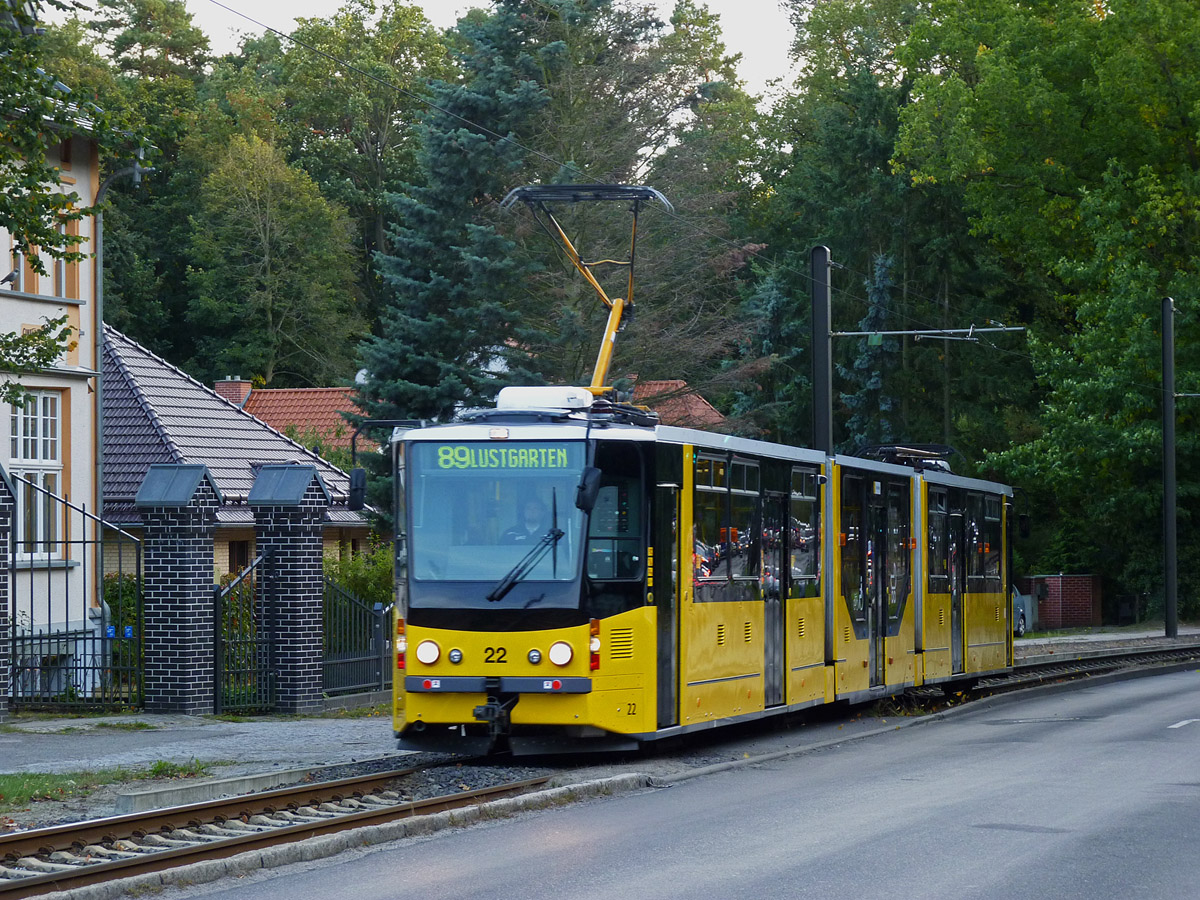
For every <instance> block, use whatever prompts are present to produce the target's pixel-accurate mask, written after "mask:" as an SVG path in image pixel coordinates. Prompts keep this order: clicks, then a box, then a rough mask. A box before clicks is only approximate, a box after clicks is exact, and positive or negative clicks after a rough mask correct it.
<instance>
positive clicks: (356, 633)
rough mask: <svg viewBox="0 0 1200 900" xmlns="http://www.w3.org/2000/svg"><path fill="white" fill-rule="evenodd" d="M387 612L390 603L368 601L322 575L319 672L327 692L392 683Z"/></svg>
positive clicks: (381, 687) (374, 688) (369, 688)
mask: <svg viewBox="0 0 1200 900" xmlns="http://www.w3.org/2000/svg"><path fill="white" fill-rule="evenodd" d="M391 613H392V605H391V604H388V605H387V606H384V605H383V604H382V603H375V604H371V603H368V602H367V601H365V600H363V599H362V598H360V597H358V596H356V595H355V594H353V593H351V592H350V591H348V590H346V589H345V588H344V587H342V586H341V585H339V584H337V583H336V582H335V581H334V580H333V579H332V578H330V577H329V576H328V575H327V576H325V600H324V604H323V619H324V623H323V624H324V628H323V630H322V649H323V656H322V663H321V670H322V671H321V674H322V679H323V684H324V690H325V693H326V694H327V695H329V696H334V695H337V694H357V693H363V692H366V691H379V690H386V689H388V688H390V687H391V686H392V667H391V664H390V663H391V645H390V642H389V637H390V634H391V629H390V628H388V622H389V620H390V619H391Z"/></svg>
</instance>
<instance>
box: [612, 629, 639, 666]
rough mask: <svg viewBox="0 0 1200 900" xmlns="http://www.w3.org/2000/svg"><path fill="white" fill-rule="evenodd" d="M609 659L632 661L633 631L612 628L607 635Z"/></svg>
mask: <svg viewBox="0 0 1200 900" xmlns="http://www.w3.org/2000/svg"><path fill="white" fill-rule="evenodd" d="M608 658H609V659H633V629H632V628H614V629H613V630H612V631H610V632H609V635H608Z"/></svg>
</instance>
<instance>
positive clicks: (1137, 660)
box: [978, 641, 1200, 690]
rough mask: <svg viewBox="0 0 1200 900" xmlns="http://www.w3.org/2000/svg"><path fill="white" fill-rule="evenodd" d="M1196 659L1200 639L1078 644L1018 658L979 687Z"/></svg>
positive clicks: (1011, 685) (1025, 683)
mask: <svg viewBox="0 0 1200 900" xmlns="http://www.w3.org/2000/svg"><path fill="white" fill-rule="evenodd" d="M1051 656H1053V657H1054V658H1053V659H1052V658H1051ZM1196 659H1200V641H1191V642H1186V643H1176V644H1171V645H1170V646H1165V647H1129V648H1111V647H1110V648H1102V649H1097V650H1090V649H1079V648H1078V647H1076V649H1075V650H1074V651H1067V652H1064V653H1059V654H1043V655H1040V656H1036V657H1033V658H1031V659H1030V660H1029V661H1027V662H1022V661H1020V660H1018V661H1017V663H1016V664H1015V665H1014V666H1013V668H1012V672H1011V673H1010V674H1009V675H1005V676H1002V677H998V678H987V679H982V680H980V681H979V683H978V687H979V688H986V689H988V690H997V689H999V690H1003V689H1006V688H1018V687H1026V686H1028V685H1030V684H1041V683H1043V682H1046V681H1054V680H1059V679H1070V678H1082V677H1086V676H1089V675H1098V674H1103V673H1106V672H1115V671H1120V670H1122V669H1135V668H1149V667H1153V666H1158V665H1165V664H1169V663H1175V662H1189V661H1191V660H1196Z"/></svg>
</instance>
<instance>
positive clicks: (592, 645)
mask: <svg viewBox="0 0 1200 900" xmlns="http://www.w3.org/2000/svg"><path fill="white" fill-rule="evenodd" d="M588 649H589V650H590V651H591V655H590V657H589V659H588V668H589V669H590V670H591V671H593V672H595V671H596V670H597V669H599V668H600V620H599V619H592V627H591V637H590V638H589V640H588Z"/></svg>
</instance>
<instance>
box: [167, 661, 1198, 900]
mask: <svg viewBox="0 0 1200 900" xmlns="http://www.w3.org/2000/svg"><path fill="white" fill-rule="evenodd" d="M1197 846H1200V671H1189V672H1184V673H1178V674H1174V675H1164V676H1159V677H1152V678H1141V679H1136V680H1131V681H1124V682H1117V683H1112V684H1106V685H1097V686H1093V687H1090V688H1084V689H1080V690H1076V691H1069V692H1065V693H1058V694H1053V695H1044V696H1037V697H1031V698H1028V699H1026V700H1024V701H1023V702H1020V703H1011V704H1007V705H1004V706H1001V707H998V708H993V709H982V710H980V711H978V712H974V713H971V714H967V715H958V716H954V717H951V718H948V719H946V720H944V721H940V722H933V723H930V724H929V725H927V726H925V727H918V728H905V729H901V730H898V731H895V732H889V733H887V734H883V735H879V736H876V737H873V738H868V739H866V740H862V741H857V742H850V743H845V744H840V745H837V746H835V747H830V748H827V749H824V750H821V751H818V752H810V753H806V754H803V755H799V756H795V757H791V758H787V759H783V760H776V761H773V762H769V763H760V764H754V763H752V762H751V763H750V764H748V765H746V766H745V767H742V768H738V769H735V770H733V771H728V772H724V773H721V774H716V775H711V776H708V777H702V778H696V779H692V780H689V781H684V782H681V783H678V784H676V785H674V786H672V787H668V788H663V789H657V790H647V791H644V792H640V793H637V794H630V795H624V796H618V797H612V798H607V799H601V800H596V801H591V802H587V803H580V804H576V805H572V806H567V807H562V808H558V809H553V810H548V811H543V812H538V813H529V814H525V815H523V816H520V817H517V818H513V819H502V820H497V821H493V822H489V823H487V824H484V825H479V826H476V827H473V828H468V829H464V830H452V831H445V832H440V833H438V834H435V835H433V836H431V837H428V838H423V839H411V840H406V841H401V842H397V843H394V844H390V845H383V846H380V847H377V848H372V849H369V850H363V851H356V852H353V853H346V854H342V855H341V856H337V857H334V858H331V859H328V860H323V861H319V862H314V863H309V864H304V865H298V866H295V867H290V868H285V869H279V870H274V871H271V872H264V873H263V874H262V875H255V876H250V877H246V878H241V879H238V880H237V881H236V883H233V882H229V881H226V882H219V883H217V884H214V885H211V886H208V887H207V888H196V889H191V890H186V891H185V890H178V889H171V890H168V891H166V892H164V894H163V895H162V896H164V897H181V896H188V897H193V896H210V897H229V898H235V897H236V898H237V900H252V898H277V897H286V898H288V900H308V898H314V900H315V898H322V900H324V898H329V897H353V898H354V900H374V898H380V900H384V898H386V900H391V898H395V897H397V896H406V897H420V898H422V900H438V898H453V900H467V898H504V900H511V898H533V900H539V898H547V900H551V898H553V900H575V898H578V900H596V898H610V897H637V898H639V900H641V898H680V900H682V898H689V900H691V898H754V900H773V898H796V897H821V898H828V897H837V896H853V897H858V898H873V897H880V898H883V897H887V898H890V900H895V898H914V897H930V898H943V897H955V898H995V900H1001V898H1003V900H1023V898H1030V900H1032V898H1039V900H1041V898H1088V900H1105V898H1114V900H1115V898H1122V900H1125V898H1140V897H1145V898H1194V897H1197V896H1200V853H1197V851H1196V848H1197Z"/></svg>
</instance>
